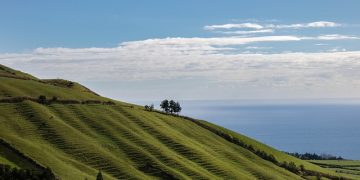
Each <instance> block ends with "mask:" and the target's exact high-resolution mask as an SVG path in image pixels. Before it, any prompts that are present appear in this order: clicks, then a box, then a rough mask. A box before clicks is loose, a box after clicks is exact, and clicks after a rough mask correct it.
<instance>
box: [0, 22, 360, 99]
mask: <svg viewBox="0 0 360 180" xmlns="http://www.w3.org/2000/svg"><path fill="white" fill-rule="evenodd" d="M338 26H341V25H340V24H338V23H334V22H329V21H318V22H311V23H302V24H288V25H286V24H285V25H284V24H277V25H274V24H255V23H242V24H224V25H209V26H205V27H204V28H205V29H206V30H210V31H218V30H225V31H224V32H222V33H223V34H228V35H231V36H225V35H224V37H207V38H203V37H193V38H185V37H169V38H155V39H146V40H139V41H128V42H123V43H121V44H119V46H118V47H114V48H79V49H74V48H37V49H35V50H33V51H31V52H28V53H7V54H0V63H1V64H4V65H8V66H11V67H14V68H18V69H21V70H24V71H27V72H30V73H32V74H34V75H37V76H39V77H41V78H57V77H61V78H65V79H70V80H75V81H100V82H104V81H110V82H115V81H122V82H130V81H131V82H134V81H138V82H145V81H146V82H150V81H163V80H164V81H167V82H168V81H177V80H182V81H181V83H184V85H186V82H188V81H191V80H193V79H196V80H197V81H201V82H202V83H203V84H208V85H209V84H212V85H213V86H212V87H214V84H215V86H217V87H221V88H222V89H221V88H220V89H221V91H220V92H223V90H224V89H227V88H229V87H233V88H235V89H234V90H233V91H232V92H237V90H236V88H239V87H242V88H244V87H246V88H244V89H247V90H248V92H249V94H252V95H254V96H257V95H256V93H253V92H254V91H255V90H256V91H259V92H258V93H264V92H271V91H272V90H274V89H282V90H283V91H284V92H291V91H296V93H295V94H299V93H304V92H315V91H316V93H317V94H320V95H321V94H323V92H327V95H328V96H330V97H333V96H332V95H331V93H332V92H334V93H335V92H336V93H339V92H342V93H344V92H346V95H349V96H350V95H352V94H356V95H360V93H358V92H360V51H346V49H345V48H343V47H341V46H335V47H334V46H332V47H330V46H329V44H330V43H331V42H332V41H337V40H349V41H350V40H351V41H356V40H359V39H360V38H359V37H358V36H354V35H343V34H319V35H315V36H303V35H286V34H284V35H274V36H256V35H258V34H259V33H271V32H274V30H275V29H300V28H324V27H338ZM250 34H251V35H255V36H252V37H247V36H246V35H250ZM235 35H243V36H235ZM308 41H309V42H310V43H311V44H314V46H317V47H320V46H324V47H325V48H327V50H323V51H312V52H306V53H305V52H291V53H289V52H288V53H281V52H274V51H272V50H273V49H274V48H273V47H271V45H269V43H280V42H282V43H287V42H293V43H296V42H308ZM324 42H326V43H324ZM261 43H263V44H261ZM265 43H268V44H265ZM238 46H242V49H241V48H239V47H238ZM283 47H285V48H284V49H285V51H286V50H287V49H286V44H285V45H283ZM260 50H261V52H260ZM263 51H264V52H263ZM255 52H257V53H255ZM184 80H185V81H184ZM193 83H194V82H193ZM194 84H195V83H194ZM229 85H230V86H229ZM198 89H200V90H201V88H200V87H198ZM309 89H311V90H309ZM200 90H199V91H200ZM202 90H204V89H202ZM348 90H349V92H348ZM336 93H335V94H336ZM329 94H330V95H329ZM280 95H281V96H282V94H280ZM220 97H221V96H220Z"/></svg>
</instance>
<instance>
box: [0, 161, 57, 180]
mask: <svg viewBox="0 0 360 180" xmlns="http://www.w3.org/2000/svg"><path fill="white" fill-rule="evenodd" d="M9 179H11V180H28V179H32V180H55V179H56V177H55V175H54V173H53V172H52V171H51V169H50V168H46V169H45V170H44V171H43V172H40V173H39V172H34V171H32V170H29V169H18V168H12V167H11V166H9V165H3V164H0V180H9Z"/></svg>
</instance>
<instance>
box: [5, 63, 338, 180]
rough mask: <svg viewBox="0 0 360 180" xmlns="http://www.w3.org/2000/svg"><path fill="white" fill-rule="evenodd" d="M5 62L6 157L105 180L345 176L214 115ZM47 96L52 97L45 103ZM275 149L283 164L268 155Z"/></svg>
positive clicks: (69, 175)
mask: <svg viewBox="0 0 360 180" xmlns="http://www.w3.org/2000/svg"><path fill="white" fill-rule="evenodd" d="M0 67H1V71H0V129H1V131H0V138H1V141H0V164H8V165H10V166H12V167H17V168H22V169H33V170H34V171H41V170H42V169H43V168H45V167H50V168H51V169H52V171H53V172H54V173H55V175H56V176H58V177H60V178H61V179H85V178H88V179H94V178H95V176H96V174H97V173H98V171H99V170H101V171H102V174H103V175H104V177H105V179H303V178H312V177H313V176H314V175H321V176H326V177H328V178H333V179H335V178H338V176H339V174H337V173H336V172H335V171H332V170H329V169H325V168H321V167H320V166H317V165H314V164H311V163H309V162H306V161H303V160H300V159H297V158H294V157H292V156H289V155H287V154H285V153H282V152H280V151H278V150H276V149H273V148H271V147H269V146H266V145H264V144H262V143H259V142H257V141H255V140H253V139H251V138H248V137H246V136H243V135H240V134H237V133H235V132H232V131H229V130H227V129H225V128H222V127H219V126H217V125H214V124H211V123H209V122H206V121H200V120H194V119H191V118H187V117H178V116H172V115H167V114H163V113H160V112H150V111H145V110H144V108H143V107H141V106H137V105H132V104H128V103H123V102H119V101H114V100H110V99H108V98H104V97H101V96H99V95H97V94H95V93H93V92H92V91H90V90H88V89H87V88H86V87H84V86H81V85H80V84H77V83H72V82H70V81H65V80H39V79H37V78H35V77H33V76H31V75H28V74H25V73H21V72H19V71H15V70H12V69H10V68H7V67H4V66H0ZM41 95H43V96H46V98H47V102H46V103H39V102H37V98H38V97H39V96H41ZM17 97H26V98H24V99H21V101H14V98H17ZM54 97H55V98H56V100H51V99H55V98H54ZM109 101H111V102H113V103H106V102H109ZM265 155H266V156H265ZM270 155H271V157H273V158H275V160H276V161H277V162H278V163H274V159H272V160H269V159H267V158H264V157H270ZM284 161H286V162H287V163H291V162H293V163H295V165H296V167H300V166H301V165H303V168H304V170H299V171H298V172H296V173H293V172H291V171H289V169H288V168H284V167H281V164H283V162H284Z"/></svg>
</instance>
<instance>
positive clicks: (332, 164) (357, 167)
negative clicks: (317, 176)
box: [309, 160, 360, 179]
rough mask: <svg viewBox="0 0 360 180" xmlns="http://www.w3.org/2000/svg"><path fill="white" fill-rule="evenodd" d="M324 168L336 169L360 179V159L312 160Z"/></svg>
mask: <svg viewBox="0 0 360 180" xmlns="http://www.w3.org/2000/svg"><path fill="white" fill-rule="evenodd" d="M309 162H311V163H314V164H317V165H319V166H321V167H323V168H327V169H331V170H334V171H336V172H338V173H342V174H347V175H348V176H351V177H352V178H354V179H360V161H354V160H311V161H309Z"/></svg>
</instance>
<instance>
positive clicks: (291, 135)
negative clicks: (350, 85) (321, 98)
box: [181, 101, 360, 160]
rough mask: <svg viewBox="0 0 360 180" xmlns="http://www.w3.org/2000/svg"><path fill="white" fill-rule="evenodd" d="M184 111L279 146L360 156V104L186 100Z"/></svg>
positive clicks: (303, 150)
mask: <svg viewBox="0 0 360 180" xmlns="http://www.w3.org/2000/svg"><path fill="white" fill-rule="evenodd" d="M181 104H182V107H183V112H182V114H184V115H187V116H191V117H196V118H200V119H204V120H207V121H210V122H212V123H215V124H218V125H221V126H224V127H226V128H228V129H231V130H233V131H236V132H238V133H241V134H244V135H247V136H249V137H252V138H254V139H256V140H258V141H261V142H263V143H265V144H268V145H271V146H273V147H275V148H277V149H279V150H282V151H287V152H300V153H305V152H311V153H319V154H321V153H326V154H332V155H340V156H342V157H344V158H348V159H359V160H360V104H359V103H333V102H331V103H328V102H325V103H317V102H296V103H291V102H257V101H255V102H254V101H245V102H243V101H183V102H182V103H181Z"/></svg>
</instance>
